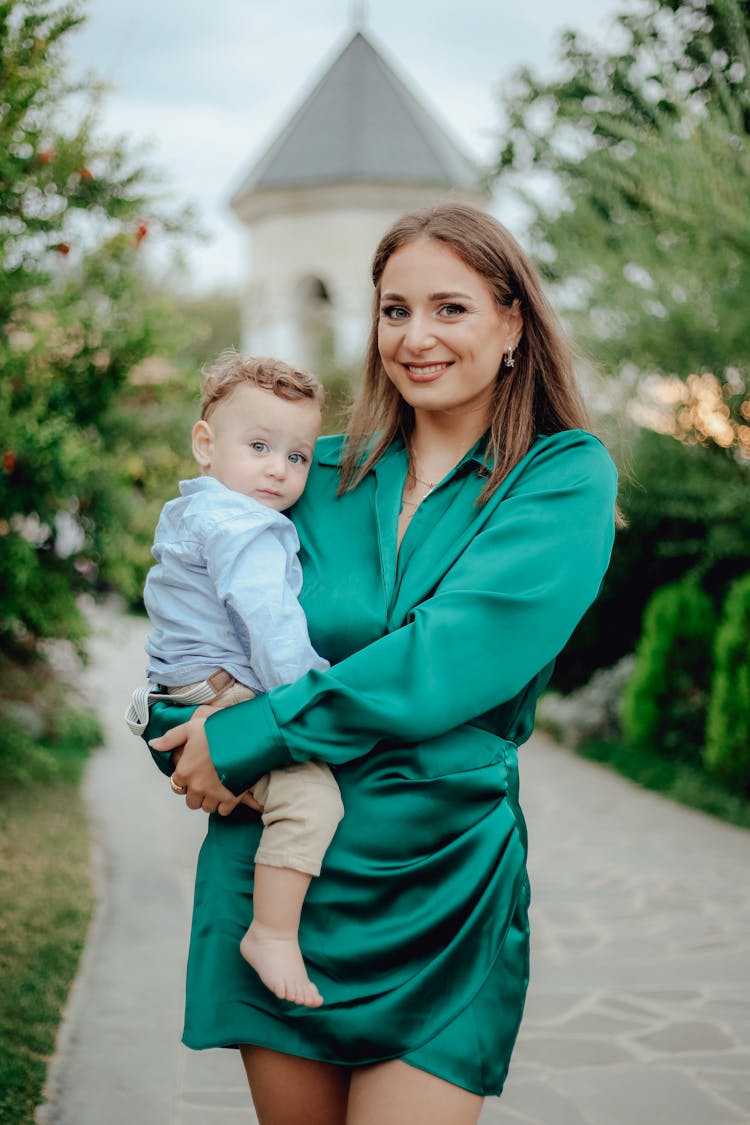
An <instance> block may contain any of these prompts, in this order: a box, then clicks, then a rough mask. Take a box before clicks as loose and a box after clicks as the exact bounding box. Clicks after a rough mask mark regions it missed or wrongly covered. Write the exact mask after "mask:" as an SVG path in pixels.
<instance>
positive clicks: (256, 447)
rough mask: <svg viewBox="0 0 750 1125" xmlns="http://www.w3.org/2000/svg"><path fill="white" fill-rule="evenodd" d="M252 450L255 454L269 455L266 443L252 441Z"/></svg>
mask: <svg viewBox="0 0 750 1125" xmlns="http://www.w3.org/2000/svg"><path fill="white" fill-rule="evenodd" d="M250 448H251V449H252V450H253V452H255V453H267V452H268V446H267V444H266V443H265V442H264V441H251V442H250Z"/></svg>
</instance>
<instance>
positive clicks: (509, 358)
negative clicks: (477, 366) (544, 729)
mask: <svg viewBox="0 0 750 1125" xmlns="http://www.w3.org/2000/svg"><path fill="white" fill-rule="evenodd" d="M515 350H516V349H515V348H514V347H513V345H512V344H508V350H507V352H506V353H505V355H504V356H503V363H504V364H505V366H506V367H515V366H516V361H515V360H514V358H513V352H514V351H515Z"/></svg>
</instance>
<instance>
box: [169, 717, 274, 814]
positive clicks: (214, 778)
mask: <svg viewBox="0 0 750 1125" xmlns="http://www.w3.org/2000/svg"><path fill="white" fill-rule="evenodd" d="M211 714H213V711H212V709H211V708H210V707H198V708H197V709H196V710H195V712H194V713H193V715H192V717H191V718H190V719H189V720H188V722H186V723H181V724H180V725H179V726H176V727H173V728H172V730H170V731H167V733H166V734H164V735H162V737H161V738H154V739H152V740H151V742H150V743H149V745H150V746H152V747H153V748H154V750H159V751H165V750H171V751H174V752H175V753H174V755H173V761H175V763H176V765H175V771H174V773H173V774H172V782H173V785H175V786H178V787H182V788H183V789H184V790H185V804H186V805H187V807H188V808H189V809H203V811H204V812H207V813H212V812H218V813H219V814H220V815H221V816H228V815H229V813H230V812H233V811H234V809H235V808H236V807H237V805H238V804H240V802H242V803H243V804H248V805H250V807H251V808H258V807H259V806H258V805H257V802H253V799H252V797H250V796H249V794H242V795H240V796H239V797H235V795H234V793H232V792H231V791H230V790H229V789H227V788H226V786H224V785H222V784H221V782H220V781H219V777H218V774H217V773H216V770H215V769H214V764H213V762H212V761H211V755H210V753H209V750H208V740H207V739H206V733H205V730H204V727H205V723H206V719H207V718H208V717H209V715H211ZM246 798H247V799H246ZM251 802H252V803H251Z"/></svg>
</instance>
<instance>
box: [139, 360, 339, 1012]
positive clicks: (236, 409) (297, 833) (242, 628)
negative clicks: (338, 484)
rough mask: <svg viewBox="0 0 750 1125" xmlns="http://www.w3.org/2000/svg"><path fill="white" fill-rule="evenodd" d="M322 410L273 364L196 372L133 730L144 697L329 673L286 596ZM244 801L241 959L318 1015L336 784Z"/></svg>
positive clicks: (322, 774) (300, 378) (236, 693)
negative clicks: (311, 934) (192, 420)
mask: <svg viewBox="0 0 750 1125" xmlns="http://www.w3.org/2000/svg"><path fill="white" fill-rule="evenodd" d="M322 403H323V388H322V386H321V384H320V383H319V382H318V380H317V379H315V378H314V377H313V376H312V375H309V374H307V373H305V372H302V371H298V370H296V369H295V368H293V367H290V366H289V365H287V364H285V363H282V362H281V361H280V360H277V359H255V358H249V357H246V356H242V355H239V354H238V353H237V352H234V351H227V352H223V353H222V354H221V355H220V356H219V358H218V359H217V361H216V362H215V363H214V364H213V365H212V366H211V367H209V368H207V369H206V370H205V371H204V377H203V384H202V397H201V418H200V421H199V422H196V424H195V426H194V427H193V454H194V456H195V459H196V461H197V462H198V464H199V465H200V467H201V471H202V474H203V475H202V476H200V477H198V478H197V479H195V480H188V481H181V482H180V494H181V495H180V496H179V497H178V498H177V499H176V500H171V501H170V502H169V503H168V504H166V505H165V507H164V509H163V511H162V514H161V517H160V519H159V523H158V526H157V529H156V536H155V540H154V547H153V554H154V557H155V558H156V566H154V567H153V568H152V570H151V571H150V572H149V575H148V578H147V580H146V587H145V591H144V602H145V604H146V609H147V611H148V615H149V618H150V620H151V625H152V629H151V632H150V633H149V636H148V640H147V642H146V652H147V653H148V656H149V658H150V662H149V665H148V677H149V683H148V684H147V686H146V688H145V689H141V690H140V691H138V692H136V693H135V694H134V696H133V703H132V704H131V707H130V708H129V711H128V714H127V715H126V719H127V720H128V725H129V726H130V728H131V730H133V731H134V732H135V733H142V731H143V729H144V728H145V726H146V724H147V722H148V698H149V696H150V697H151V698H152V699H153V698H154V697H157V698H165V697H169V699H170V700H171V701H172V702H181V703H185V704H187V703H190V704H193V703H207V704H208V705H209V706H211V707H214V708H221V707H230V706H232V705H233V704H236V703H241V702H243V701H245V700H248V699H252V698H253V697H254V696H255V695H258V694H260V693H261V692H265V691H269V690H270V689H271V688H273V687H276V686H278V685H279V684H285V683H291V682H292V681H293V680H296V679H297V678H298V677H299V676H302V675H304V674H305V673H306V672H308V671H310V670H311V669H318V670H319V671H323V670H325V669H326V668H327V667H328V662H327V661H326V660H323V659H322V658H321V657H320V656H318V654H317V653H316V652H315V650H314V649H313V647H312V645H311V643H310V638H309V635H308V631H307V622H306V620H305V616H304V614H303V612H302V609H301V607H300V604H299V602H298V600H297V595H298V594H299V591H300V588H301V586H302V572H301V568H300V564H299V560H298V558H297V552H298V550H299V540H298V538H297V533H296V531H295V529H294V525H293V524H292V522H291V520H289V519H288V518H287V516H285V515H283V513H284V512H286V511H287V510H288V509H289V508H291V507H292V505H293V504H294V503H295V501H297V500H298V499H299V497H300V496H301V495H302V492H303V491H304V488H305V484H306V483H307V476H308V473H309V471H310V460H311V458H312V455H313V449H314V446H315V442H316V439H317V437H318V433H319V431H320V424H321V407H322ZM248 721H250V722H252V718H251V717H249V719H248ZM178 791H179V790H178ZM250 793H252V796H253V797H254V798H255V800H256V801H257V802H258V804H260V805H262V806H263V824H264V829H263V834H262V836H261V840H260V846H259V848H258V851H257V852H256V855H255V890H254V896H253V919H252V922H251V924H250V927H249V929H248V930H247V933H246V934H245V936H244V937H243V938H242V941H241V943H240V951H241V953H242V956H243V957H244V958H245V960H246V961H248V962H249V964H250V965H252V967H253V968H254V969H255V971H256V972H257V973H258V975H259V976H260V978H261V980H262V981H263V983H264V984H265V985H266V987H267V988H269V989H270V990H271V991H272V992H274V993H275V994H276V995H277V996H279V997H281V998H282V999H286V1000H291V1001H293V1002H295V1003H297V1004H304V1005H306V1006H308V1007H318V1006H319V1005H320V1004H321V1003H322V1002H323V998H322V997H321V995H320V993H319V991H318V989H317V988H316V986H315V985H314V984H313V983H312V981H310V980H309V978H308V976H307V971H306V969H305V965H304V962H303V960H302V954H301V952H300V947H299V940H298V931H299V922H300V915H301V912H302V905H303V902H304V899H305V895H306V893H307V889H308V887H309V885H310V880H311V878H312V876H313V875H319V874H320V868H321V862H322V860H323V856H324V854H325V851H326V849H327V847H328V845H329V844H330V842H331V839H332V838H333V835H334V832H335V831H336V826H337V824H338V822H339V821H340V820H341V817H342V816H343V812H344V810H343V806H342V803H341V797H340V795H339V790H338V786H337V784H336V782H335V780H334V778H333V774H332V773H331V771H330V769H329V768H328V767H327V766H325V765H323V764H321V763H318V762H304V763H302V764H301V765H295V766H290V767H288V768H286V769H283V770H274V771H273V772H272V773H270V774H268V775H267V776H265V777H262V778H261V779H260V781H258V782H256V784H255V785H254V786H253V787H252V789H251V790H250Z"/></svg>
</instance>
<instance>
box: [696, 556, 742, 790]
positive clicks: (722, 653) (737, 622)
mask: <svg viewBox="0 0 750 1125" xmlns="http://www.w3.org/2000/svg"><path fill="white" fill-rule="evenodd" d="M714 669H715V670H714V676H713V682H712V685H711V699H710V702H709V706H708V719H707V723H706V748H705V753H704V762H705V765H706V768H707V769H709V770H710V771H711V772H712V773H715V774H716V776H717V777H719V778H720V779H721V780H722V781H723V782H724V783H725V784H728V785H732V786H737V787H738V788H740V789H742V790H744V791H745V792H748V793H750V574H746V575H745V577H744V578H740V579H738V580H737V581H736V582H735V583H734V584H733V585H732V586H731V587H730V590H729V593H728V594H727V597H726V601H725V602H724V608H723V613H722V618H721V622H720V624H719V628H718V631H717V633H716V644H715V648H714Z"/></svg>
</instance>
